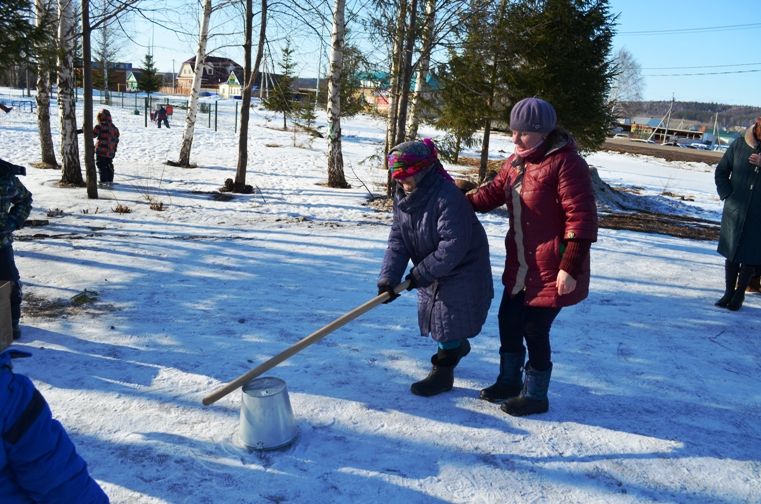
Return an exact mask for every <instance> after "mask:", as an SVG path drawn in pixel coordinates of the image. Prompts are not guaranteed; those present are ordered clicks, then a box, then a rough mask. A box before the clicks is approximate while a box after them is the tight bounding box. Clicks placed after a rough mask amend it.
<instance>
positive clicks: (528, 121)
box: [510, 98, 558, 133]
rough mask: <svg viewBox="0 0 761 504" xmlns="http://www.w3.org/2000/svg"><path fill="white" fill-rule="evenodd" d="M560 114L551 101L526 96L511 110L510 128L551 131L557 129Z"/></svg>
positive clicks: (540, 131) (514, 129) (539, 131)
mask: <svg viewBox="0 0 761 504" xmlns="http://www.w3.org/2000/svg"><path fill="white" fill-rule="evenodd" d="M557 121H558V116H557V114H556V113H555V109H554V108H552V105H550V103H549V102H546V101H544V100H542V99H541V98H524V99H522V100H521V101H519V102H518V103H516V104H515V105H514V106H513V110H512V111H511V112H510V129H511V130H513V131H533V132H536V133H549V132H550V131H552V130H554V129H555V126H556V125H557Z"/></svg>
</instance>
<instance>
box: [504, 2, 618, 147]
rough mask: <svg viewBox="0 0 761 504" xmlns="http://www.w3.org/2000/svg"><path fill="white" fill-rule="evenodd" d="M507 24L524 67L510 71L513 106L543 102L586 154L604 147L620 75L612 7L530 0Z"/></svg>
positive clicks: (517, 8)
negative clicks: (615, 56) (615, 80)
mask: <svg viewBox="0 0 761 504" xmlns="http://www.w3.org/2000/svg"><path fill="white" fill-rule="evenodd" d="M507 22H508V24H509V27H508V30H509V34H508V36H507V40H508V43H509V44H508V48H509V50H510V51H511V52H512V56H513V57H514V60H513V61H517V62H519V63H516V64H514V65H510V66H509V68H504V70H505V72H504V73H503V79H504V81H505V82H506V83H507V88H506V94H507V99H508V101H509V102H510V103H515V102H517V101H518V100H520V99H522V98H525V97H527V96H538V97H541V98H543V99H545V100H547V101H549V102H550V103H552V105H553V106H554V107H555V110H556V111H557V113H558V120H559V123H560V125H561V126H563V127H565V128H566V129H568V130H569V131H570V132H571V133H572V134H573V135H574V136H575V138H576V141H577V143H578V144H579V146H580V147H581V148H582V149H594V148H596V147H599V146H600V145H602V143H603V142H604V141H605V135H606V133H607V131H608V129H609V127H610V125H611V124H613V117H612V114H611V111H610V109H609V107H608V100H607V97H608V94H609V91H610V86H611V83H612V81H613V78H614V76H615V68H614V65H613V63H612V61H611V59H610V58H611V56H610V52H611V45H612V39H613V22H614V17H613V16H611V14H610V11H609V7H608V2H607V1H606V0H524V1H522V2H518V3H515V4H513V5H512V6H511V8H510V12H509V14H508V16H507ZM508 112H509V111H508V110H506V111H505V118H507V117H508V115H507V113H508Z"/></svg>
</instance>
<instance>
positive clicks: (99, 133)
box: [92, 112, 119, 159]
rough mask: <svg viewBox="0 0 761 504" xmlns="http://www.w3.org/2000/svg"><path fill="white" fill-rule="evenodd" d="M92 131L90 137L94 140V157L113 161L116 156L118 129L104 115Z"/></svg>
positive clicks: (109, 118)
mask: <svg viewBox="0 0 761 504" xmlns="http://www.w3.org/2000/svg"><path fill="white" fill-rule="evenodd" d="M101 114H102V112H101ZM101 114H98V116H99V119H102V120H101V121H100V122H99V123H98V124H96V125H95V127H94V128H93V130H92V136H93V138H94V139H95V142H96V143H95V155H96V156H98V157H107V158H111V159H113V158H114V156H116V147H117V146H118V145H119V128H117V127H116V126H114V123H113V122H111V115H110V114H109V115H105V116H103V117H102V118H101Z"/></svg>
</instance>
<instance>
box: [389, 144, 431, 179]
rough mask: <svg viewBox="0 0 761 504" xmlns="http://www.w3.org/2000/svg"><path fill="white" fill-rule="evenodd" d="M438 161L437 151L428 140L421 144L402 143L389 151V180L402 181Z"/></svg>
mask: <svg viewBox="0 0 761 504" xmlns="http://www.w3.org/2000/svg"><path fill="white" fill-rule="evenodd" d="M438 159H439V158H438V151H437V150H436V146H435V145H434V144H433V141H432V140H431V139H430V138H426V139H424V140H423V141H422V142H421V141H417V140H415V141H411V142H404V143H400V144H399V145H397V146H396V147H394V148H392V149H391V152H390V153H389V155H388V171H389V172H391V178H393V179H395V180H398V179H403V178H407V177H411V176H413V175H415V174H416V173H419V172H420V171H422V170H424V169H425V168H428V167H429V166H431V165H433V164H436V163H437V161H438Z"/></svg>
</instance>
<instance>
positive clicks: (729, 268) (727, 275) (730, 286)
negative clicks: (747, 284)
mask: <svg viewBox="0 0 761 504" xmlns="http://www.w3.org/2000/svg"><path fill="white" fill-rule="evenodd" d="M739 272H740V264H739V263H736V262H731V261H730V260H729V259H727V260H726V261H724V285H725V287H724V295H723V296H721V299H719V300H718V301H716V302H715V303H714V304H715V305H716V306H718V307H720V308H726V307H727V305H728V304H729V301H730V300H731V299H732V296H733V295H734V293H735V287H737V274H738V273H739Z"/></svg>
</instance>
